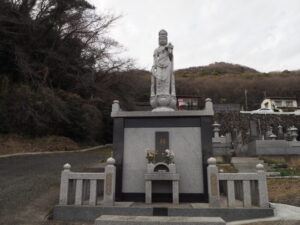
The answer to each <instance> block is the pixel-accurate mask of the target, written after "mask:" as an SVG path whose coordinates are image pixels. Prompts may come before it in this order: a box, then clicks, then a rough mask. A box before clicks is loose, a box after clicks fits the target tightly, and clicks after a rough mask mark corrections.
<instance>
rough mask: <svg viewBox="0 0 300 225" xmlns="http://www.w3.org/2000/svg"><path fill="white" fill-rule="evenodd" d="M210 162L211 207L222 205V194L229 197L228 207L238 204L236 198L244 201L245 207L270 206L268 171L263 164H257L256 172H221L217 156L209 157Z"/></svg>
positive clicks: (209, 191)
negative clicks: (217, 164)
mask: <svg viewBox="0 0 300 225" xmlns="http://www.w3.org/2000/svg"><path fill="white" fill-rule="evenodd" d="M208 164H209V166H208V168H207V178H208V194H209V206H210V207H216V208H217V207H221V198H220V195H221V194H224V195H225V196H226V197H227V207H235V206H237V204H236V199H237V200H240V201H242V202H243V207H251V206H253V205H257V206H259V207H269V198H268V189H267V181H266V172H265V171H264V166H263V165H262V164H257V166H256V169H257V172H256V173H219V172H218V168H217V166H216V159H215V158H209V159H208Z"/></svg>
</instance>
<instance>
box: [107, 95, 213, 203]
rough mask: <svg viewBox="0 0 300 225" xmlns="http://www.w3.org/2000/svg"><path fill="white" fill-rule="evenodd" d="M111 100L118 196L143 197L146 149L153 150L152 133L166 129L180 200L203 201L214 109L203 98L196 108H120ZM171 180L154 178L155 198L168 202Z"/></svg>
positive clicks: (139, 198) (124, 197)
mask: <svg viewBox="0 0 300 225" xmlns="http://www.w3.org/2000/svg"><path fill="white" fill-rule="evenodd" d="M116 104H117V102H116V101H115V102H114V107H113V111H112V113H111V116H112V118H113V120H114V133H113V136H114V137H113V157H114V158H115V160H116V168H117V175H116V177H117V180H116V200H117V201H145V181H144V174H145V173H147V168H146V164H147V160H146V158H145V156H146V152H145V150H146V149H155V134H156V132H168V134H169V143H168V144H169V149H170V150H172V151H173V152H174V154H175V164H176V169H177V173H178V174H179V175H180V185H179V191H180V193H179V197H180V201H194V202H199V201H207V181H206V180H207V179H206V167H207V163H206V160H207V159H208V158H209V157H210V156H211V155H212V123H213V119H212V117H213V108H212V103H211V100H210V99H207V101H206V105H205V109H204V110H197V111H172V112H149V111H132V112H126V111H121V110H120V107H118V106H117V105H116ZM171 186H172V185H168V183H167V182H166V185H156V184H155V182H154V183H153V187H152V191H153V201H156V200H160V201H172V195H171V193H172V188H171Z"/></svg>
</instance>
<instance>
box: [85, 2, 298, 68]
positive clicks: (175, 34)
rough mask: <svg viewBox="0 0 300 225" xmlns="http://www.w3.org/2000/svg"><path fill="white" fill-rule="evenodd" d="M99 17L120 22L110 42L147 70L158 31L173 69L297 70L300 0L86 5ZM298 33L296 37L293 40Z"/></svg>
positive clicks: (96, 3) (102, 3)
mask: <svg viewBox="0 0 300 225" xmlns="http://www.w3.org/2000/svg"><path fill="white" fill-rule="evenodd" d="M90 2H91V3H93V4H94V5H95V6H96V7H97V10H98V12H99V13H101V12H105V11H111V12H113V13H115V14H122V15H123V17H122V18H121V19H120V20H119V21H118V22H117V24H116V26H115V27H114V28H113V29H112V33H111V34H112V37H113V38H115V39H116V40H117V41H119V42H120V43H121V44H122V45H123V46H124V47H126V49H127V52H126V53H125V55H126V56H130V57H133V58H135V59H136V61H137V64H138V65H139V66H141V67H145V68H146V69H149V68H150V67H151V64H152V54H153V50H154V48H156V47H157V34H158V31H159V30H160V29H162V28H164V29H166V30H167V31H168V33H169V41H170V42H172V43H173V45H174V46H175V48H174V54H175V67H176V68H177V69H178V68H184V67H190V66H200V65H206V64H209V63H213V62H216V61H225V62H231V63H238V64H243V65H246V66H250V67H253V68H255V69H258V70H260V71H266V72H267V71H273V70H284V69H289V70H294V69H300V65H299V64H300V39H299V36H298V35H299V34H300V13H299V12H300V1H299V0H251V1H250V0H248V1H247V0H226V1H225V0H186V1H183V0H160V1H155V0H142V1H141V0H90ZM297 34H298V35H297Z"/></svg>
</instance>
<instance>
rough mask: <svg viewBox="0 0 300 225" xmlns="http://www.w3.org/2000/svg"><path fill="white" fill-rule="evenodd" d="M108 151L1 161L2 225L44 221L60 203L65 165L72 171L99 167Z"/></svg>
mask: <svg viewBox="0 0 300 225" xmlns="http://www.w3.org/2000/svg"><path fill="white" fill-rule="evenodd" d="M107 152H108V151H107V149H106V151H103V150H95V151H90V152H82V153H59V154H45V155H32V156H30V155H26V156H16V157H9V158H0V224H6V225H7V224H29V223H23V222H24V221H28V222H29V221H30V220H32V221H39V220H40V219H43V218H44V217H45V216H46V214H47V211H48V212H49V211H50V210H51V208H52V207H53V206H54V205H55V204H56V203H57V202H58V191H59V183H60V173H61V170H62V166H63V164H65V163H70V164H71V165H72V170H73V171H82V170H85V168H89V167H95V166H96V165H98V164H99V165H100V163H101V161H103V160H104V158H105V157H106V156H107ZM49 204H50V205H49ZM45 212H46V213H45ZM36 224H39V223H36Z"/></svg>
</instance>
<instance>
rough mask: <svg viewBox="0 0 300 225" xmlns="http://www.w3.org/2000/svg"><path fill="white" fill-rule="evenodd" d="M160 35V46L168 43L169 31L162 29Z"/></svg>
mask: <svg viewBox="0 0 300 225" xmlns="http://www.w3.org/2000/svg"><path fill="white" fill-rule="evenodd" d="M158 35H159V39H158V43H159V45H160V46H164V45H167V44H168V33H167V31H165V30H161V31H159V33H158Z"/></svg>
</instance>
